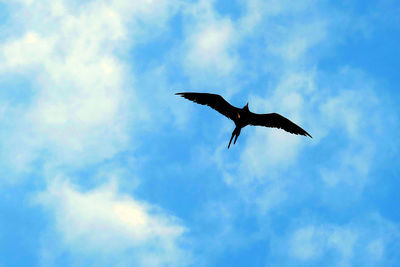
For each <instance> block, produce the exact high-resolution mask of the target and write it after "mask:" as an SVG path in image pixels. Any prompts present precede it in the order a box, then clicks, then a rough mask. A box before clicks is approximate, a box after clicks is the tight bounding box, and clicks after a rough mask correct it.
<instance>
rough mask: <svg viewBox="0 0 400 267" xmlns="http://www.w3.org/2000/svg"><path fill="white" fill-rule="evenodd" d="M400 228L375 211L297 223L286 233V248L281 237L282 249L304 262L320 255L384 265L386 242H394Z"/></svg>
mask: <svg viewBox="0 0 400 267" xmlns="http://www.w3.org/2000/svg"><path fill="white" fill-rule="evenodd" d="M305 220H309V218H307V219H305ZM298 223H299V221H297V223H296V224H298ZM399 229H400V228H399V227H398V225H396V224H394V223H393V222H391V221H388V220H386V219H384V218H383V217H381V216H380V215H377V214H369V215H367V216H362V217H361V218H354V219H352V220H351V222H350V223H348V224H344V225H340V224H316V223H312V224H307V225H305V226H300V227H297V225H296V229H295V230H294V231H293V232H292V233H291V234H290V237H289V244H290V246H289V248H287V246H286V245H284V244H286V242H287V241H286V240H285V241H283V243H282V245H283V246H284V248H283V251H282V253H284V254H285V253H287V252H290V256H291V257H293V258H294V259H296V260H301V261H304V262H312V261H316V262H318V260H321V259H322V260H323V261H324V262H330V263H331V265H332V266H354V265H362V266H385V264H386V263H387V262H386V260H387V259H388V258H387V256H388V255H387V254H386V253H390V249H389V246H391V245H393V242H397V241H396V240H398V237H399V233H400V232H399ZM275 242H277V241H275ZM384 256H385V257H384ZM385 258H386V259H385Z"/></svg>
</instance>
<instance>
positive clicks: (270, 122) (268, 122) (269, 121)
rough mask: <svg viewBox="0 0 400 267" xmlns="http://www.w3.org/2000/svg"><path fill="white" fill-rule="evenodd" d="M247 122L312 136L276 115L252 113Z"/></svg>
mask: <svg viewBox="0 0 400 267" xmlns="http://www.w3.org/2000/svg"><path fill="white" fill-rule="evenodd" d="M249 120H250V124H251V125H258V126H265V127H273V128H280V129H283V130H285V131H287V132H289V133H292V134H301V135H304V136H309V137H311V138H312V136H311V135H310V134H309V133H307V132H306V131H305V130H304V129H302V128H301V127H300V126H298V125H297V124H295V123H293V122H291V121H290V120H288V119H286V118H285V117H283V116H281V115H279V114H278V113H268V114H257V113H252V114H251V116H250V118H249Z"/></svg>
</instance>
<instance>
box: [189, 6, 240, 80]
mask: <svg viewBox="0 0 400 267" xmlns="http://www.w3.org/2000/svg"><path fill="white" fill-rule="evenodd" d="M213 2H214V1H211V0H202V1H199V2H198V3H197V4H194V5H190V6H187V7H186V9H185V10H184V14H185V15H186V16H187V17H188V18H189V19H188V21H189V23H188V25H186V27H185V28H186V32H187V34H186V36H187V37H186V40H185V50H186V52H185V55H184V57H183V61H184V65H185V68H187V69H188V71H189V74H191V73H192V74H193V75H195V73H198V74H199V73H207V75H217V76H224V75H228V74H230V73H231V72H232V71H233V70H234V68H235V67H236V66H237V55H236V53H235V45H236V42H237V39H238V37H237V32H236V29H235V25H234V24H233V23H232V21H231V19H230V18H228V17H221V16H220V15H219V14H218V13H217V12H216V11H215V10H214V8H213ZM201 76H203V75H201Z"/></svg>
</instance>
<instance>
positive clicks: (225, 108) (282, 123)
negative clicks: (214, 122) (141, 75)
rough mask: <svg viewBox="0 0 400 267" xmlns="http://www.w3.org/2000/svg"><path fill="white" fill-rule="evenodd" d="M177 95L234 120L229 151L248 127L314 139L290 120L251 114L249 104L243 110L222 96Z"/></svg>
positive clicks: (279, 116)
mask: <svg viewBox="0 0 400 267" xmlns="http://www.w3.org/2000/svg"><path fill="white" fill-rule="evenodd" d="M175 95H179V96H181V97H184V98H186V99H188V100H190V101H193V102H195V103H198V104H201V105H207V106H209V107H211V108H213V109H215V110H216V111H218V112H219V113H221V114H222V115H224V116H226V117H228V118H229V119H231V120H233V122H234V123H235V125H236V128H235V130H233V132H232V136H231V139H230V140H229V144H228V149H229V147H230V146H231V142H232V139H233V137H235V140H234V141H233V144H236V140H237V138H238V137H239V135H240V131H241V130H242V128H244V127H246V126H247V125H254V126H265V127H273V128H280V129H283V130H285V131H287V132H289V133H292V134H300V135H304V136H309V137H311V138H312V136H311V135H310V134H309V133H307V132H306V131H305V130H303V129H302V128H301V127H300V126H298V125H296V124H294V123H293V122H291V121H290V120H288V119H286V118H285V117H283V116H281V115H279V114H277V113H267V114H257V113H253V112H251V111H250V110H249V103H248V102H247V104H246V105H245V106H244V107H243V108H237V107H234V106H232V105H231V104H229V103H228V102H227V101H226V100H225V99H224V98H223V97H222V96H220V95H216V94H209V93H191V92H185V93H176V94H175Z"/></svg>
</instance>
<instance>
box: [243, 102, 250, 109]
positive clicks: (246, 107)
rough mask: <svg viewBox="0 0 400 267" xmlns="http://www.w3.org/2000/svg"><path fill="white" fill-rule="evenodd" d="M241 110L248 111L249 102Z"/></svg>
mask: <svg viewBox="0 0 400 267" xmlns="http://www.w3.org/2000/svg"><path fill="white" fill-rule="evenodd" d="M243 110H247V111H249V102H247V103H246V106H244V107H243Z"/></svg>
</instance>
